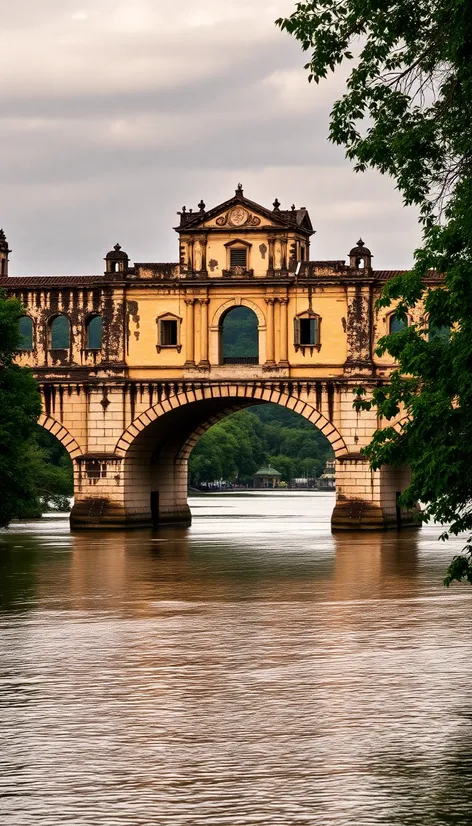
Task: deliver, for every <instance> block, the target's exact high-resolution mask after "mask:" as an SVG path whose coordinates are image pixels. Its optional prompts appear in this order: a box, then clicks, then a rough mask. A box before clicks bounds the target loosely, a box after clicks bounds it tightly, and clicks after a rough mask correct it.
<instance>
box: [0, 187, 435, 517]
mask: <svg viewBox="0 0 472 826" xmlns="http://www.w3.org/2000/svg"><path fill="white" fill-rule="evenodd" d="M179 216H180V219H179V225H178V226H177V227H176V228H175V230H176V232H177V234H178V238H179V261H178V262H177V263H163V264H162V263H161V264H159V263H135V264H134V265H132V264H131V262H130V260H129V257H128V255H127V254H126V253H125V252H124V250H123V249H122V248H121V247H120V245H119V244H116V245H115V247H114V248H113V249H112V250H111V251H110V252H109V253H108V254H107V255H106V258H105V272H104V274H102V275H87V276H65V277H56V276H50V277H43V276H34V277H13V276H10V275H9V273H8V265H9V254H10V250H9V249H8V244H7V241H6V238H5V235H4V234H3V233H2V234H1V235H0V273H1V275H0V288H3V289H4V290H5V291H6V293H7V294H8V295H15V296H17V297H18V298H19V299H20V300H21V301H22V303H23V305H24V307H25V316H24V318H22V319H21V321H20V330H21V333H22V351H21V354H20V355H19V362H20V363H21V364H25V365H29V366H31V367H32V368H33V370H34V373H35V376H36V378H37V380H38V382H39V386H40V390H41V395H42V400H43V412H42V415H41V418H40V424H41V425H42V426H43V427H44V428H46V429H47V430H49V431H50V432H51V433H52V434H53V435H54V436H55V437H56V438H57V439H59V441H60V442H61V443H62V444H63V445H64V447H65V448H66V450H67V451H68V452H69V454H70V456H71V459H72V461H73V465H74V501H75V504H74V507H73V509H72V513H71V525H72V526H73V527H74V528H121V527H130V526H148V525H157V524H159V525H167V524H183V525H188V524H189V523H190V519H191V517H190V511H189V508H188V504H187V463H188V458H189V455H190V453H191V451H192V449H193V447H194V446H195V444H196V443H197V441H198V439H199V438H200V437H201V435H202V434H203V433H204V432H205V431H206V430H207V429H208V428H209V427H211V426H212V425H213V424H214V423H215V422H217V421H219V420H220V419H222V418H223V417H224V416H227V415H228V414H229V413H232V412H234V411H237V410H241V409H243V408H245V407H248V406H252V405H258V404H264V403H267V402H271V403H275V404H279V405H282V406H284V407H287V408H290V409H291V410H294V411H295V412H296V413H299V414H300V415H301V416H304V417H305V418H306V419H308V421H310V422H311V423H312V424H313V426H314V427H317V428H319V429H320V430H321V431H322V433H324V435H325V436H326V438H327V439H328V440H329V442H330V443H331V446H332V448H333V451H334V455H335V458H336V503H335V507H334V511H333V515H332V527H333V529H334V530H365V529H383V528H386V527H390V526H394V527H399V526H400V525H409V524H412V514H410V513H407V512H405V511H402V510H400V508H399V506H398V501H397V500H398V494H399V493H400V492H401V491H402V490H403V489H404V488H405V486H406V485H407V483H408V469H406V468H405V469H398V468H395V469H394V468H391V467H384V468H381V469H380V470H379V471H375V472H374V471H372V470H370V468H369V466H368V463H367V462H366V460H365V459H364V458H363V456H362V455H361V453H360V451H361V448H362V447H363V446H364V445H366V444H367V443H368V442H369V441H370V439H371V437H372V434H373V432H374V430H375V429H376V428H377V426H378V424H379V422H378V421H377V416H376V413H375V411H371V412H359V413H358V412H355V411H354V409H353V388H354V387H355V386H356V385H358V384H359V382H362V383H363V384H364V385H365V386H366V387H374V386H375V385H376V384H377V383H378V382H383V381H385V380H388V375H389V373H390V371H391V369H392V367H393V365H392V364H391V363H390V362H389V360H388V358H387V357H382V358H379V357H378V356H377V355H376V354H375V348H376V343H377V341H378V339H379V338H380V337H381V336H383V335H384V334H385V333H386V332H388V331H390V330H392V329H395V326H396V325H397V324H398V321H397V319H396V317H395V311H394V309H391V308H390V309H389V310H388V311H387V310H377V309H376V306H375V302H376V298H377V297H378V295H379V292H380V290H381V288H382V285H383V284H384V282H385V281H386V280H387V279H388V278H389V277H391V276H392V275H394V274H395V272H393V271H385V270H375V269H373V266H372V253H371V252H370V250H369V249H368V247H366V246H365V244H364V243H363V241H362V240H360V241H359V242H358V243H357V244H356V245H355V246H354V247H353V248H352V249H351V251H350V253H349V255H348V257H347V260H346V257H341V258H339V259H338V260H330V261H317V260H310V248H311V246H312V239H313V235H314V231H313V227H312V224H311V220H310V216H309V214H308V211H307V210H306V209H305V207H301V208H296V207H295V206H292V207H291V209H289V210H285V209H281V205H280V203H279V202H278V200H275V202H274V204H273V206H272V208H269V209H268V208H265V207H263V206H261V205H259V204H257V203H254V202H253V201H251V200H249V199H248V198H246V196H245V195H244V192H243V189H242V187H241V186H238V188H237V189H236V191H235V193H234V196H233V197H232V198H230V199H229V200H227V201H226V202H224V203H222V204H219V205H218V206H216V207H214V208H211V209H207V208H206V205H205V204H204V203H203V201H202V202H201V203H200V204H199V205H198V207H197V209H196V211H192V210H191V209H190V210H187V209H186V208H185V207H184V208H183V209H182V211H181V212H180V213H179ZM241 307H244V308H246V309H247V311H248V312H249V313H251V314H253V316H252V317H253V318H254V323H255V325H256V327H257V342H258V344H257V347H256V352H255V354H254V355H253V356H251V357H246V358H244V357H232V356H231V355H228V354H227V353H226V352H225V343H224V325H225V322H226V320H227V319H228V318H229V317H230V316H231V314H232V313H233V312H234V311H235V309H236V308H241ZM420 312H421V311H420V310H418V313H420Z"/></svg>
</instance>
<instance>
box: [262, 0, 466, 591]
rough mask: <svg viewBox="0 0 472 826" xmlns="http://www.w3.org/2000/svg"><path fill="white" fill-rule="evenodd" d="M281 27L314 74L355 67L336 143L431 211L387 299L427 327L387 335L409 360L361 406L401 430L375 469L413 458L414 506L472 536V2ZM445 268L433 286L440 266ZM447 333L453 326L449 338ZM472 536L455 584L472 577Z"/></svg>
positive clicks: (401, 4) (378, 449)
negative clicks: (417, 312) (419, 316)
mask: <svg viewBox="0 0 472 826" xmlns="http://www.w3.org/2000/svg"><path fill="white" fill-rule="evenodd" d="M277 23H278V25H279V26H280V27H281V28H282V29H284V30H286V31H287V32H289V33H290V34H292V35H293V36H294V37H295V38H297V39H298V40H299V41H300V43H301V45H302V48H303V50H304V51H306V52H310V58H309V62H308V63H307V64H306V68H307V69H308V71H309V80H310V81H314V82H316V83H319V82H320V81H321V80H322V79H323V78H325V77H326V76H327V74H328V72H332V71H335V70H336V68H337V67H339V66H340V65H341V64H342V63H344V62H347V63H349V64H350V66H351V71H350V75H349V77H348V80H347V86H346V91H345V94H344V95H343V96H342V98H341V99H340V100H338V101H337V102H336V103H335V104H334V107H333V110H332V113H331V121H330V139H331V140H332V141H333V142H334V143H337V144H339V145H342V146H344V147H345V149H346V154H347V156H348V158H350V159H351V160H353V161H354V162H355V169H356V170H357V171H364V170H365V169H367V168H368V167H373V168H376V169H378V170H380V172H382V173H386V174H388V175H390V176H391V177H392V178H393V179H394V180H395V182H396V185H397V187H398V189H399V190H400V192H401V193H402V195H403V200H404V203H405V204H410V205H415V206H416V207H417V208H418V212H419V216H420V221H421V222H422V226H423V245H422V247H421V249H419V250H417V251H416V253H415V263H414V267H413V269H412V270H411V272H410V273H408V274H406V275H404V276H400V277H397V278H395V279H393V280H392V281H390V282H389V283H388V284H387V286H386V288H385V290H384V292H383V295H382V297H381V299H380V302H379V303H380V305H382V306H388V305H389V304H390V303H391V302H392V301H395V302H397V301H398V302H399V305H398V311H397V314H398V315H400V317H403V318H405V317H406V311H407V310H408V309H409V308H411V307H415V306H416V305H418V304H419V303H420V302H424V318H423V320H422V321H421V322H420V323H418V324H411V325H410V326H409V327H407V328H406V329H404V330H402V331H400V332H396V333H393V334H392V335H390V336H386V337H385V338H384V339H382V340H381V342H380V345H379V353H383V352H388V353H389V354H390V355H391V356H393V357H394V359H395V360H396V362H397V364H398V369H396V370H395V371H394V372H393V374H392V376H391V380H390V383H389V385H385V386H379V387H377V388H376V390H375V391H374V393H373V397H372V398H367V396H366V395H365V391H364V390H363V389H362V388H360V389H359V391H358V398H357V406H358V407H359V408H369V407H370V406H371V405H374V406H376V407H377V409H378V412H379V413H380V415H381V416H383V417H384V418H385V419H387V420H391V419H393V418H395V417H397V416H398V415H399V413H400V411H401V412H402V413H404V414H405V416H406V418H405V419H404V420H403V423H402V425H401V426H400V428H399V430H395V429H394V428H393V427H387V428H386V429H384V430H379V431H377V433H376V434H375V436H374V439H373V441H372V442H371V444H370V446H369V447H368V449H367V450H366V454H367V456H368V457H369V459H370V462H371V465H372V467H373V468H378V467H380V465H382V464H404V463H407V464H409V465H410V467H411V469H412V482H411V484H410V486H409V488H408V490H407V491H406V492H405V493H404V494H403V496H402V500H403V504H404V505H405V506H407V507H408V506H411V505H412V504H413V503H414V502H415V501H417V500H418V499H421V501H422V502H426V503H427V504H426V506H425V510H424V512H423V516H422V518H423V519H424V520H425V521H427V520H430V519H435V520H436V521H438V522H440V523H442V524H444V525H447V526H448V528H447V530H446V531H445V533H444V534H443V537H444V538H446V537H447V536H448V535H449V534H458V533H460V532H462V531H468V532H470V531H471V530H472V477H471V475H470V464H471V459H472V455H471V454H472V383H471V381H470V371H471V367H472V137H471V136H472V129H471V127H472V61H471V55H472V14H471V6H470V2H468V1H467V0H396V1H395V2H392V0H310V1H309V2H299V3H297V5H296V10H295V12H294V13H293V14H292V16H291V17H289V18H287V19H280V20H278V21H277ZM432 270H433V271H436V272H437V273H442V274H444V280H443V282H442V284H441V288H440V289H437V288H436V289H433V288H431V287H427V286H426V284H425V279H426V277H427V276H428V275H431V271H432ZM438 331H442V334H441V335H438ZM471 552H472V542H471V538H470V537H469V540H468V541H467V543H466V545H465V548H464V552H463V554H462V555H461V556H459V557H456V558H455V559H454V560H453V562H452V563H451V565H450V567H449V569H448V572H447V575H446V579H445V582H446V584H449V583H450V582H451V581H452V580H454V579H457V580H460V579H468V581H469V582H471V583H472V553H471Z"/></svg>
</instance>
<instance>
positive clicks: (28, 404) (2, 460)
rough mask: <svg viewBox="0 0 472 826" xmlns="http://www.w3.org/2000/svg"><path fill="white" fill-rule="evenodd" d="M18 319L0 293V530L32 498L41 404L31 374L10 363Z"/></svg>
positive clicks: (16, 307)
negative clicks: (33, 452)
mask: <svg viewBox="0 0 472 826" xmlns="http://www.w3.org/2000/svg"><path fill="white" fill-rule="evenodd" d="M22 315H23V309H22V306H21V304H20V302H19V301H17V300H16V299H14V298H9V299H7V298H5V295H4V294H3V293H1V292H0V527H5V526H6V525H8V523H9V522H10V520H11V519H12V518H13V517H14V516H15V515H16V513H17V512H18V509H20V508H21V507H23V506H24V505H26V503H27V502H29V501H31V499H32V498H33V496H34V485H35V477H34V470H33V467H32V465H31V462H30V457H29V449H30V445H31V436H32V433H33V432H34V428H35V425H36V421H37V419H38V416H39V414H40V412H41V400H40V396H39V392H38V389H37V386H36V383H35V380H34V378H33V374H32V372H31V371H30V370H29V369H27V368H24V367H20V366H19V365H18V364H15V363H14V361H13V360H14V357H15V355H16V353H17V352H18V346H19V331H18V321H19V319H20V318H21V316H22Z"/></svg>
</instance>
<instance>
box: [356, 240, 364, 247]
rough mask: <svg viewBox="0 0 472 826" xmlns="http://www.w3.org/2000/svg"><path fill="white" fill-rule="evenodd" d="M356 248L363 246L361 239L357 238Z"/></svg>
mask: <svg viewBox="0 0 472 826" xmlns="http://www.w3.org/2000/svg"><path fill="white" fill-rule="evenodd" d="M357 246H358V247H363V246H364V242H363V240H362V238H359V240H358V242H357Z"/></svg>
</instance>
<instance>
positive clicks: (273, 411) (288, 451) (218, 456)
mask: <svg viewBox="0 0 472 826" xmlns="http://www.w3.org/2000/svg"><path fill="white" fill-rule="evenodd" d="M332 455H333V452H332V448H331V446H330V444H329V442H328V440H327V439H326V438H325V436H323V434H322V433H321V432H320V431H319V430H317V429H316V428H315V427H313V425H312V424H310V422H308V421H307V420H306V419H303V418H302V417H301V416H299V415H298V414H297V413H293V411H291V410H287V409H286V408H284V407H279V406H278V405H274V404H267V405H263V406H260V407H252V408H250V409H249V410H242V411H240V412H239V413H233V414H232V415H231V416H228V417H227V418H225V419H223V420H222V421H221V422H219V423H218V424H215V425H213V427H212V428H211V429H210V430H208V431H207V432H206V433H205V434H204V435H203V436H202V438H201V439H200V441H199V442H198V444H197V446H196V447H195V449H194V451H193V453H192V455H191V456H190V463H189V479H190V484H191V485H192V486H199V485H202V484H208V483H211V482H215V481H217V480H218V481H219V480H221V481H225V482H229V483H237V484H241V485H246V484H252V481H253V477H254V474H255V473H256V472H257V471H258V470H259V468H260V467H261V466H263V465H267V464H270V465H272V467H274V468H275V469H276V470H278V471H279V473H281V474H282V481H284V482H287V483H288V484H289V483H290V482H291V481H292V480H293V479H295V478H301V477H306V476H307V475H308V476H310V477H315V476H320V475H321V474H322V473H323V470H324V467H325V464H326V461H327V459H330V458H331V457H332Z"/></svg>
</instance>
